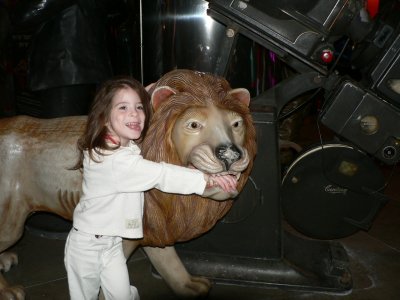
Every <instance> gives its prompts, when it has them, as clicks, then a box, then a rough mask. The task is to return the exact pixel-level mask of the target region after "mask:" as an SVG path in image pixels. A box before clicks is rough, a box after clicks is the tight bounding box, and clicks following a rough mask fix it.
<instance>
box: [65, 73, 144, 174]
mask: <svg viewBox="0 0 400 300" xmlns="http://www.w3.org/2000/svg"><path fill="white" fill-rule="evenodd" d="M121 89H132V90H134V91H135V92H137V93H138V95H139V98H140V99H141V101H142V104H143V109H144V114H145V116H146V119H145V123H144V127H143V130H142V134H141V136H140V137H139V139H137V140H135V142H136V143H139V144H140V143H141V142H142V141H143V137H144V136H145V135H146V132H147V130H148V128H149V123H150V118H151V106H150V96H149V94H148V93H147V91H146V90H145V88H144V87H143V85H142V84H141V83H140V82H139V81H137V80H136V79H133V78H131V77H115V78H112V79H109V80H107V81H105V82H104V83H103V84H102V85H101V86H100V88H99V90H98V91H97V93H96V96H95V98H94V101H93V103H92V106H91V109H90V112H89V114H88V120H87V123H86V128H85V131H84V132H83V134H82V135H81V137H80V138H79V140H78V143H77V147H78V151H79V159H78V162H77V163H76V164H75V166H74V167H73V168H72V169H73V170H77V169H81V168H82V167H83V158H84V155H83V152H84V151H85V150H86V151H88V152H89V156H90V158H91V159H92V160H94V161H96V159H95V158H94V153H93V151H94V152H96V153H97V154H100V155H102V152H101V150H104V149H105V150H115V149H117V148H119V147H120V146H119V145H117V146H110V145H109V144H108V143H107V142H106V139H105V137H106V135H107V134H108V129H107V126H106V124H107V122H108V120H109V118H110V114H111V108H112V100H113V98H114V96H115V95H116V94H117V92H118V91H120V90H121Z"/></svg>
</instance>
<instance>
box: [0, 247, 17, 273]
mask: <svg viewBox="0 0 400 300" xmlns="http://www.w3.org/2000/svg"><path fill="white" fill-rule="evenodd" d="M16 264H18V255H17V254H16V253H14V252H3V253H1V254H0V271H1V272H8V271H9V270H10V268H11V267H12V266H13V265H16Z"/></svg>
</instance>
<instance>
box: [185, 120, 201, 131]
mask: <svg viewBox="0 0 400 300" xmlns="http://www.w3.org/2000/svg"><path fill="white" fill-rule="evenodd" d="M188 128H189V129H199V128H201V124H199V123H197V122H190V123H189V124H188Z"/></svg>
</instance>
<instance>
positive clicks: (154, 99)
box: [151, 86, 176, 110]
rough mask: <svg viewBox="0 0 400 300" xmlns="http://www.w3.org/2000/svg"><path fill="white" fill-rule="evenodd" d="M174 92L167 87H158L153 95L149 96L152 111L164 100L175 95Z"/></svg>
mask: <svg viewBox="0 0 400 300" xmlns="http://www.w3.org/2000/svg"><path fill="white" fill-rule="evenodd" d="M175 94H176V91H175V90H174V89H173V88H170V87H169V86H159V87H157V88H156V89H155V90H154V91H153V93H152V94H151V105H152V106H153V109H154V110H157V108H158V107H159V106H160V104H161V103H163V102H164V101H165V100H167V99H168V97H169V96H171V95H175Z"/></svg>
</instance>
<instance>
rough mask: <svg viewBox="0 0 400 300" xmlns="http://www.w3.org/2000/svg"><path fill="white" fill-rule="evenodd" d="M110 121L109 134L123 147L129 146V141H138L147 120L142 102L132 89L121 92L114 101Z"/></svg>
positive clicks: (108, 124) (108, 125)
mask: <svg viewBox="0 0 400 300" xmlns="http://www.w3.org/2000/svg"><path fill="white" fill-rule="evenodd" d="M111 105H112V107H111V113H110V120H109V121H108V123H107V128H108V130H109V134H110V135H111V136H112V138H113V139H114V140H116V141H117V142H119V143H120V144H121V146H128V144H129V141H131V140H136V139H138V138H139V137H140V136H141V134H142V130H143V127H144V121H145V119H146V116H145V113H144V110H143V104H142V101H141V100H140V98H139V95H138V93H137V92H136V91H134V90H132V89H131V88H128V87H127V88H125V89H122V90H120V91H119V92H118V93H116V95H115V96H114V98H113V100H112V104H111Z"/></svg>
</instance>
